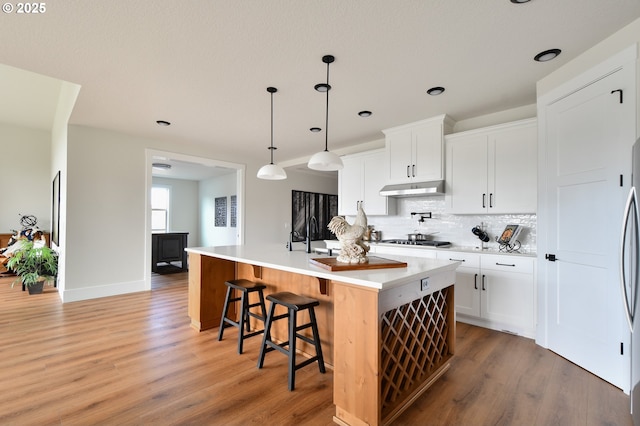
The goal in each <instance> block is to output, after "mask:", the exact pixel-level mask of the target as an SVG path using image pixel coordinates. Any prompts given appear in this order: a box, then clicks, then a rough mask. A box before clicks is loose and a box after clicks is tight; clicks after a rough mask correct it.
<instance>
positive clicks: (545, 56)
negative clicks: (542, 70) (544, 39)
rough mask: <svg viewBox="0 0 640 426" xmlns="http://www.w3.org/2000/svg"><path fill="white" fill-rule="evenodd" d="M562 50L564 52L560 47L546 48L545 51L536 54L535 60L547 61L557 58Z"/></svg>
mask: <svg viewBox="0 0 640 426" xmlns="http://www.w3.org/2000/svg"><path fill="white" fill-rule="evenodd" d="M560 52H562V50H560V49H549V50H545V51H544V52H540V53H538V54H537V55H536V56H534V57H533V60H534V61H538V62H547V61H550V60H552V59H555V58H556V57H557V56H558V55H559V54H560Z"/></svg>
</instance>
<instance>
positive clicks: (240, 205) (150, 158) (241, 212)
mask: <svg viewBox="0 0 640 426" xmlns="http://www.w3.org/2000/svg"><path fill="white" fill-rule="evenodd" d="M145 157H146V158H145V161H146V166H145V185H146V192H145V217H146V219H145V245H144V259H145V260H144V262H145V264H144V271H145V273H144V276H145V280H144V281H145V284H144V285H145V290H151V187H152V185H153V176H152V170H151V169H152V163H153V162H155V161H156V160H155V159H154V158H157V157H164V158H167V159H171V160H178V161H184V162H189V163H197V164H202V165H204V166H209V167H224V168H228V169H235V170H236V194H237V199H236V203H237V205H236V208H237V225H236V232H237V234H236V244H237V245H243V244H244V238H245V237H244V236H245V208H244V206H245V172H246V166H245V165H244V164H238V163H231V162H228V161H222V160H216V159H212V158H207V157H198V156H194V155H187V154H179V153H176V152H170V151H161V150H155V149H149V148H147V149H145Z"/></svg>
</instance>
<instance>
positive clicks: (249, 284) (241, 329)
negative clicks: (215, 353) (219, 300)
mask: <svg viewBox="0 0 640 426" xmlns="http://www.w3.org/2000/svg"><path fill="white" fill-rule="evenodd" d="M225 284H226V285H227V296H226V297H225V299H224V307H223V308H222V318H221V319H220V330H218V341H220V340H222V337H223V335H224V329H225V328H227V327H237V328H238V354H239V355H240V354H242V346H243V343H244V339H248V338H249V337H253V336H257V335H258V334H262V333H263V332H264V322H265V320H266V319H267V308H266V307H265V304H264V293H263V292H262V290H264V289H266V288H267V286H266V285H264V284H258V283H256V282H253V281H249V280H245V279H239V280H229V281H227V282H225ZM234 291H235V293H236V294H235V297H232V296H233V293H234ZM238 293H240V295H238ZM251 293H257V294H258V301H257V302H254V303H251V302H250V300H249V297H250V295H251ZM234 302H240V314H239V317H240V318H239V319H238V321H236V320H235V317H236V315H235V312H232V313H231V314H230V313H229V307H230V305H232V304H233V303H234ZM258 307H259V308H260V313H255V312H252V311H251V308H258ZM250 317H252V318H255V319H257V320H260V321H262V325H263V327H262V329H261V330H257V331H256V330H254V331H252V330H251V323H250V320H249V319H250Z"/></svg>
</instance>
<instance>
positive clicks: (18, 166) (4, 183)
mask: <svg viewBox="0 0 640 426" xmlns="http://www.w3.org/2000/svg"><path fill="white" fill-rule="evenodd" d="M0 152H1V153H2V168H1V169H0V181H1V184H0V188H2V195H1V196H2V201H0V205H1V206H2V208H0V232H2V233H9V232H11V230H13V229H15V230H19V229H20V228H21V226H20V215H27V214H28V215H34V216H36V217H37V218H38V227H40V228H41V229H43V230H45V231H50V230H51V219H50V216H51V188H52V186H51V181H52V177H51V133H50V132H46V131H43V130H37V129H29V128H25V127H18V126H13V125H9V124H4V123H0Z"/></svg>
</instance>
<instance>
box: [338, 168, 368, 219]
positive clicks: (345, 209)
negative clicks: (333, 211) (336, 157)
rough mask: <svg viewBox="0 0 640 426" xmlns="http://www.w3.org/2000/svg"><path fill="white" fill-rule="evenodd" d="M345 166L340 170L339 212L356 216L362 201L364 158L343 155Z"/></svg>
mask: <svg viewBox="0 0 640 426" xmlns="http://www.w3.org/2000/svg"><path fill="white" fill-rule="evenodd" d="M342 163H343V164H344V167H343V168H342V170H340V171H339V172H338V194H339V195H338V214H339V215H344V216H354V215H355V214H356V213H357V211H358V202H360V201H362V198H363V197H362V178H363V175H362V160H361V159H360V158H357V157H343V158H342Z"/></svg>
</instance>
